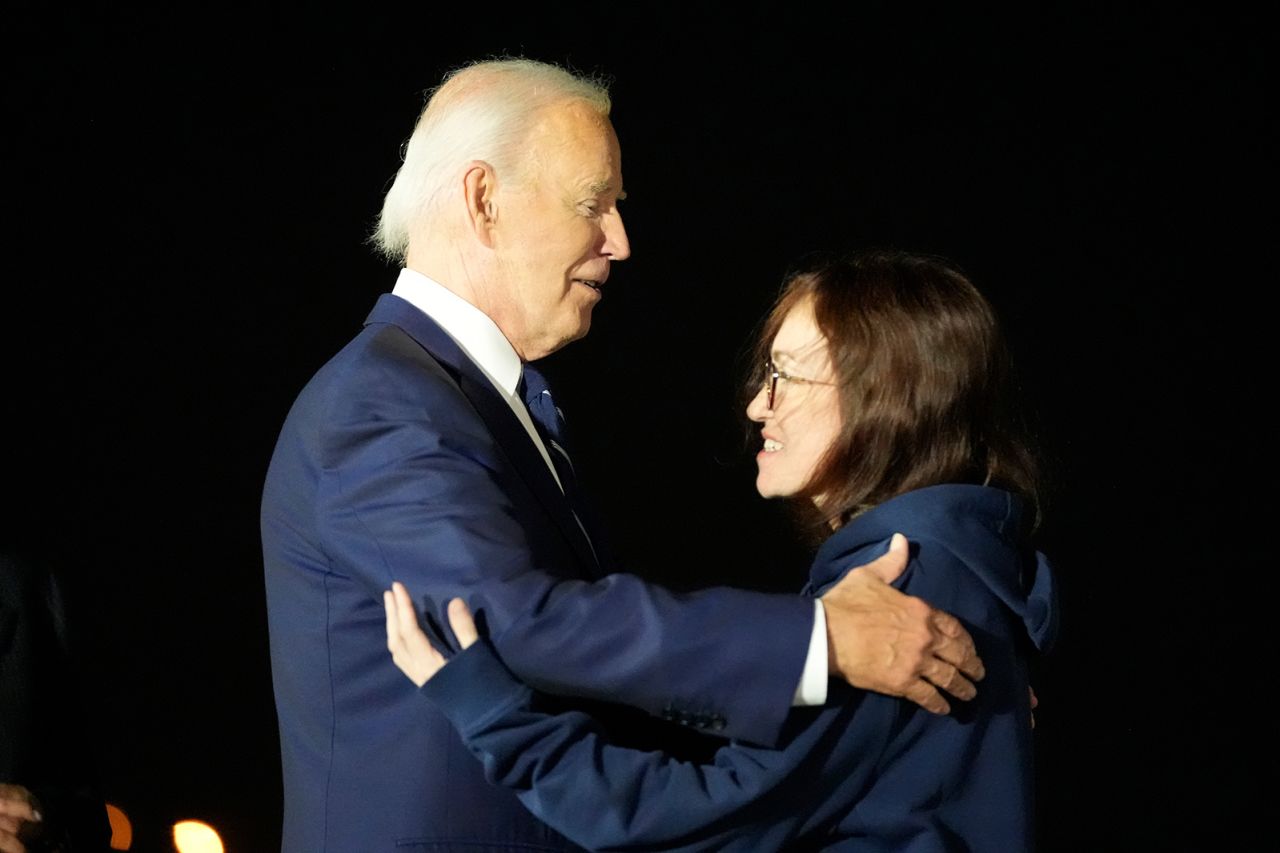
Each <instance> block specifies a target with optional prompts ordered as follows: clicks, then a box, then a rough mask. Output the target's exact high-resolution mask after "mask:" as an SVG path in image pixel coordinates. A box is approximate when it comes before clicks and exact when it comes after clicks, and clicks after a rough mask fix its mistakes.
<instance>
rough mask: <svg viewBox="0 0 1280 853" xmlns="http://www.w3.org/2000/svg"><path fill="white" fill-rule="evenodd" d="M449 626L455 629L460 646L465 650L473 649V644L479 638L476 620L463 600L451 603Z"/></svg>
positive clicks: (454, 633) (457, 599)
mask: <svg viewBox="0 0 1280 853" xmlns="http://www.w3.org/2000/svg"><path fill="white" fill-rule="evenodd" d="M449 626H450V627H451V628H453V635H454V636H455V637H457V638H458V644H459V645H460V646H462V648H464V649H469V648H471V644H472V643H474V642H475V641H476V640H477V639H478V638H479V634H478V633H477V632H476V623H475V620H474V619H472V618H471V608H469V607H467V603H466V602H465V601H463V600H462V599H461V598H455V599H453V600H452V601H450V602H449Z"/></svg>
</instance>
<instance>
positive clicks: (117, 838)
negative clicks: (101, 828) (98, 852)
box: [107, 803, 133, 850]
mask: <svg viewBox="0 0 1280 853" xmlns="http://www.w3.org/2000/svg"><path fill="white" fill-rule="evenodd" d="M107 821H108V822H110V824H111V849H112V850H128V849H129V848H130V847H132V846H133V824H131V823H129V816H128V815H127V814H125V813H124V812H123V811H121V810H120V809H119V808H118V807H117V806H113V805H111V803H107Z"/></svg>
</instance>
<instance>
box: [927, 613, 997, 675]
mask: <svg viewBox="0 0 1280 853" xmlns="http://www.w3.org/2000/svg"><path fill="white" fill-rule="evenodd" d="M931 620H932V622H933V626H934V628H936V629H937V630H938V632H939V633H941V634H942V635H943V636H942V639H940V640H939V641H938V642H937V644H936V645H935V646H934V649H933V654H934V656H935V657H938V658H941V659H942V660H944V661H946V662H947V663H949V664H951V665H952V666H954V667H955V668H956V669H958V670H960V672H962V673H963V674H964V675H965V676H967V677H968V678H969V679H970V680H971V681H981V680H982V679H983V677H984V676H985V675H986V674H987V670H986V668H985V667H983V665H982V658H980V657H978V650H977V649H975V648H974V646H973V638H972V637H970V636H969V632H968V631H966V630H965V629H964V626H963V625H961V624H960V620H959V619H957V618H956V617H954V616H952V615H951V614H950V613H943V612H942V611H941V610H936V611H934V612H933V615H932V617H931Z"/></svg>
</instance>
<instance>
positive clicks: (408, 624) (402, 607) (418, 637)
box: [382, 581, 445, 687]
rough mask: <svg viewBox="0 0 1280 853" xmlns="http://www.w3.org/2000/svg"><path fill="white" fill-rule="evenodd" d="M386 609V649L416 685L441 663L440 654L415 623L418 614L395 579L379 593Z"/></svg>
mask: <svg viewBox="0 0 1280 853" xmlns="http://www.w3.org/2000/svg"><path fill="white" fill-rule="evenodd" d="M382 603H383V607H384V608H385V609H386V611H387V649H388V650H390V652H391V659H392V660H393V661H395V665H396V666H398V667H399V668H400V671H401V672H403V673H404V674H405V675H407V676H409V679H410V680H411V681H412V682H413V683H414V684H416V685H418V686H419V687H421V686H422V685H424V684H426V683H427V681H429V680H430V679H431V676H433V675H435V674H436V673H437V672H439V671H440V668H441V667H443V666H444V665H445V659H444V657H443V656H442V655H441V654H440V653H439V652H437V651H436V650H435V648H434V647H432V645H431V642H430V641H429V640H428V639H427V635H426V634H424V633H423V632H422V628H421V627H420V626H419V625H418V614H417V613H415V612H414V610H413V601H412V600H411V599H410V598H409V591H408V590H406V589H405V588H404V584H402V583H400V582H399V581H396V582H395V583H393V584H392V585H391V591H390V592H384V593H383V594H382Z"/></svg>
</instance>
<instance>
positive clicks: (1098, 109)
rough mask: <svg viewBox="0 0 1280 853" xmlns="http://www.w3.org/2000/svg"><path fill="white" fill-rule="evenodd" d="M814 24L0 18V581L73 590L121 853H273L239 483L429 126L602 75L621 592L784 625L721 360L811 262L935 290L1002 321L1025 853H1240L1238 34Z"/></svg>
mask: <svg viewBox="0 0 1280 853" xmlns="http://www.w3.org/2000/svg"><path fill="white" fill-rule="evenodd" d="M803 6H804V4H800V3H791V4H779V5H774V4H766V3H744V4H738V5H737V6H735V7H734V8H733V9H732V10H731V11H730V10H727V9H716V10H712V9H706V10H700V8H699V7H697V6H696V5H695V4H679V5H677V6H673V7H666V6H649V7H645V8H643V9H642V10H635V11H630V10H628V9H626V8H623V7H621V6H607V5H601V4H591V5H573V4H555V5H551V6H548V7H547V8H538V9H536V10H533V9H525V10H523V11H518V12H514V11H511V10H504V9H498V8H494V7H484V8H481V6H480V4H476V5H475V8H472V9H462V10H459V11H456V12H453V13H450V14H444V13H441V12H440V10H438V9H432V8H428V5H427V4H420V8H419V9H418V11H416V12H413V13H411V14H405V13H402V12H397V11H394V10H391V9H386V8H383V7H381V6H375V5H371V4H363V5H362V6H361V7H360V8H358V9H353V10H349V11H346V12H342V13H333V14H327V15H324V16H321V15H319V14H318V13H315V12H311V11H304V9H303V8H297V9H286V8H284V7H279V6H276V7H270V8H260V9H259V10H258V11H255V12H251V13H250V12H231V11H219V10H215V9H212V8H211V7H204V6H202V7H188V6H186V5H171V6H170V7H169V9H170V10H169V11H167V12H165V11H158V12H155V11H141V10H136V9H135V10H130V9H128V8H126V7H124V6H122V5H119V4H113V5H110V6H108V5H101V6H89V7H74V8H73V7H60V8H56V9H51V8H49V7H48V6H47V4H37V3H14V4H10V6H9V7H8V8H9V10H10V11H8V12H6V17H7V18H8V20H7V21H6V24H5V27H4V36H3V41H4V60H3V61H4V72H5V73H4V76H5V81H4V86H5V113H6V114H7V116H8V120H7V121H6V124H7V125H8V130H7V131H6V132H5V134H4V142H3V145H4V148H3V152H4V170H5V175H6V181H5V184H6V188H8V189H11V190H15V189H16V192H9V193H7V194H6V195H7V199H6V201H7V203H6V204H5V205H4V220H5V221H4V232H5V247H6V248H5V263H4V269H5V273H4V279H5V282H4V285H3V287H4V297H3V299H4V301H3V309H2V312H3V313H2V314H0V323H2V332H3V347H4V351H3V370H4V377H5V380H4V388H5V394H4V400H3V405H4V418H3V421H4V443H3V447H4V461H3V471H4V483H5V485H4V489H3V491H4V494H5V500H6V507H5V508H4V515H3V528H2V532H3V540H2V541H0V547H4V548H6V549H9V550H14V551H18V552H22V553H25V554H27V555H28V556H29V557H31V558H33V559H35V560H36V561H38V562H39V563H41V564H43V565H46V566H47V567H48V568H49V569H51V570H53V571H55V572H56V573H58V575H59V576H60V577H61V579H62V581H63V584H64V586H65V588H66V592H67V595H68V599H69V607H70V614H71V617H72V626H73V628H74V629H75V640H76V642H77V649H78V651H79V653H80V665H81V670H82V676H81V677H82V680H83V694H84V697H85V698H84V702H83V707H82V711H83V714H82V717H83V721H82V723H81V725H82V726H83V728H84V731H85V732H86V733H87V734H88V735H89V736H90V738H91V739H92V741H93V742H94V744H95V754H94V755H93V756H92V759H93V761H94V763H95V764H96V766H97V767H98V768H99V770H100V772H101V774H102V777H103V779H104V785H105V788H106V793H107V796H108V798H109V799H110V800H111V801H112V802H114V803H116V804H118V805H120V806H121V807H122V808H124V809H125V810H126V811H127V812H128V813H129V814H130V816H131V817H132V818H133V820H134V824H135V829H136V831H137V833H138V841H137V843H136V844H135V849H153V847H154V848H155V849H159V848H161V847H162V846H163V843H164V842H163V838H164V833H165V831H166V830H165V828H166V827H167V825H168V824H169V823H171V822H172V821H173V820H175V819H178V818H183V817H195V818H199V819H202V820H206V821H209V822H210V823H212V824H214V825H215V826H217V827H218V828H219V829H220V830H221V832H222V834H223V837H224V840H225V841H226V842H227V844H228V849H230V850H235V851H249V850H253V851H256V850H270V849H274V848H275V847H277V846H278V838H279V836H278V832H279V813H280V801H281V792H280V779H279V768H278V762H279V757H278V745H277V742H276V733H275V716H274V708H273V704H272V698H271V692H270V673H269V668H268V660H267V642H266V621H265V611H264V601H263V589H262V578H261V571H262V570H261V556H260V551H259V541H258V532H257V511H258V500H259V495H260V490H261V483H262V478H263V475H264V472H265V468H266V463H267V459H268V458H269V455H270V452H271V448H272V446H273V443H274V440H275V436H276V433H277V430H278V428H279V425H280V423H281V421H282V420H283V418H284V415H285V413H286V411H287V410H288V407H289V405H290V403H291V402H292V399H293V396H294V395H295V394H296V393H297V391H298V390H299V389H300V388H301V386H302V385H303V383H304V382H305V381H306V380H307V379H308V377H309V376H310V375H311V373H312V372H313V371H314V370H315V369H316V368H317V367H318V366H319V365H320V364H322V363H323V362H324V361H325V360H326V359H327V358H328V357H329V356H330V355H331V354H332V353H333V352H335V351H336V350H337V349H338V348H339V347H340V346H341V345H342V344H343V343H345V341H346V340H348V339H349V338H350V337H351V336H352V335H353V334H354V333H355V332H356V331H357V330H358V329H359V326H360V323H361V321H362V320H363V318H364V316H365V314H366V313H367V311H368V309H369V308H370V307H371V305H372V303H373V301H374V299H375V298H376V296H377V294H378V293H380V292H383V291H386V290H388V289H389V288H390V286H391V284H392V282H393V281H394V277H395V270H394V269H392V268H390V267H388V266H386V265H385V264H383V263H381V262H380V261H378V260H377V259H376V258H375V257H374V255H373V253H372V252H371V251H370V250H369V249H368V247H367V246H366V245H365V244H364V242H363V241H364V238H365V235H366V234H367V233H368V231H369V229H370V227H371V225H372V221H373V218H374V217H375V215H376V213H377V210H378V208H379V205H380V200H381V195H382V193H383V192H384V190H385V188H386V186H387V185H388V181H389V179H390V178H391V176H392V175H393V174H394V172H395V170H396V168H397V166H398V147H399V145H400V143H401V142H402V141H403V140H404V139H405V138H406V137H407V135H408V133H409V131H410V129H411V127H412V124H413V121H414V119H415V117H416V114H417V112H418V110H419V109H420V108H421V106H422V103H423V90H425V89H426V88H428V87H430V86H432V85H434V84H436V83H438V82H439V79H440V77H441V75H442V74H443V73H444V72H445V71H447V70H448V69H450V68H452V67H454V66H456V65H459V64H462V63H464V62H467V61H469V60H473V59H477V58H481V57H484V56H489V55H495V54H504V53H508V54H523V55H527V56H530V57H533V58H537V59H543V60H548V61H553V62H559V63H562V64H563V63H567V64H570V65H572V66H573V67H575V68H577V69H578V70H584V71H598V72H602V73H605V74H607V75H609V76H611V77H612V78H613V86H612V92H613V96H614V104H615V107H614V121H615V126H616V127H617V130H618V133H619V136H620V138H621V140H622V145H623V152H624V161H623V165H624V173H625V176H626V185H627V190H628V193H629V195H630V198H629V199H628V200H627V202H626V203H625V206H624V215H625V217H626V223H627V226H628V231H629V235H630V238H631V242H632V246H633V251H634V256H633V258H632V259H631V260H628V261H627V262H626V263H624V264H621V265H619V266H617V267H616V268H615V270H614V275H613V277H612V278H611V279H610V282H609V284H608V288H607V295H606V298H605V300H604V302H603V304H602V305H601V306H600V307H599V308H598V309H597V310H596V315H595V324H594V327H593V330H592V332H591V335H590V337H589V338H587V339H586V340H585V341H583V342H580V343H577V344H575V345H573V346H572V347H569V348H568V349H566V350H565V351H563V352H562V353H560V354H557V355H556V356H553V357H552V359H551V360H550V361H549V372H550V373H551V375H552V378H553V380H555V381H556V384H557V388H558V390H559V392H560V397H561V399H562V401H563V402H564V407H565V409H566V410H567V412H568V414H569V418H570V423H571V426H572V427H573V429H574V436H575V440H576V447H577V451H576V453H575V460H576V461H577V462H578V466H579V468H580V469H581V470H582V471H583V473H584V478H585V479H586V480H587V481H588V482H589V484H590V485H592V486H593V487H594V492H595V494H596V495H597V496H598V502H599V504H600V506H601V507H602V509H603V514H604V516H605V517H606V518H607V519H608V520H609V522H610V523H611V528H612V532H613V538H614V540H615V544H616V546H617V550H619V551H620V552H621V553H622V555H623V556H624V563H625V565H626V566H627V567H628V568H629V569H631V570H633V571H636V572H638V573H641V574H645V575H647V576H649V577H652V578H654V579H656V580H659V581H662V582H665V583H668V584H671V585H676V586H698V585H703V584H708V583H737V584H739V585H748V586H756V587H762V588H768V589H776V590H791V589H794V588H796V587H797V586H798V583H799V580H798V579H799V578H800V577H802V573H803V570H804V568H805V565H806V553H805V552H804V551H803V550H802V549H801V548H799V547H798V546H797V545H795V544H794V542H793V539H794V536H793V534H792V532H791V531H790V530H789V529H788V528H787V520H786V518H785V516H784V515H783V514H782V513H781V512H780V511H778V509H777V508H776V507H773V506H770V505H767V504H765V503H764V502H762V501H760V500H759V499H758V498H756V497H755V495H754V492H753V490H752V488H751V482H752V476H753V465H752V464H751V461H750V454H749V453H745V452H744V450H743V436H744V430H743V420H742V418H741V416H740V409H739V405H738V397H737V395H736V391H735V382H736V378H737V377H738V375H739V372H738V371H739V368H740V366H741V360H740V356H741V354H742V352H743V349H744V347H745V345H746V344H747V342H748V341H749V339H750V336H751V333H752V330H753V328H754V326H755V324H756V322H757V321H758V320H759V318H760V317H761V315H762V314H763V313H764V311H765V309H766V308H767V306H768V303H769V301H770V299H771V298H772V296H773V294H774V293H775V292H776V289H777V287H778V285H779V283H780V282H781V279H782V276H783V275H784V273H785V272H786V270H787V269H788V267H789V266H790V265H791V264H792V263H794V262H795V261H796V260H797V259H799V258H800V257H801V256H803V255H804V254H805V253H806V252H810V251H813V250H822V249H844V248H851V247H856V246H866V245H894V246H898V247H901V248H908V249H915V250H922V251H929V252H935V253H940V254H943V255H946V256H948V257H950V258H952V259H953V260H955V261H956V262H958V263H959V264H960V265H961V266H962V267H963V268H964V269H965V270H966V271H967V272H968V273H969V274H970V276H971V277H972V278H973V279H974V280H975V282H976V283H977V284H978V285H979V287H980V288H982V289H983V290H984V292H986V293H987V295H988V296H989V297H990V299H991V300H992V302H993V303H994V304H995V305H996V308H997V310H998V311H999V313H1000V314H1001V316H1002V317H1003V319H1004V320H1005V323H1006V326H1007V330H1008V335H1009V338H1010V341H1011V345H1012V348H1013V350H1014V354H1015V359H1016V362H1017V367H1018V369H1019V372H1020V376H1021V378H1022V386H1023V392H1024V395H1025V401H1026V403H1027V405H1028V407H1029V408H1030V409H1031V410H1032V412H1033V413H1034V417H1035V419H1036V422H1037V423H1038V424H1039V425H1040V428H1039V433H1040V438H1041V441H1042V443H1043V445H1044V447H1045V451H1046V457H1047V459H1048V460H1049V464H1050V468H1051V470H1052V472H1053V474H1054V490H1053V493H1052V500H1051V503H1050V505H1049V511H1048V520H1047V523H1046V526H1045V528H1044V530H1043V537H1042V539H1043V541H1042V544H1043V547H1045V548H1046V550H1048V551H1049V552H1050V553H1051V555H1052V556H1053V557H1054V558H1055V561H1056V563H1057V565H1058V569H1059V572H1060V576H1061V579H1062V585H1063V588H1064V599H1065V620H1066V621H1065V626H1064V634H1063V637H1062V641H1061V644H1060V646H1059V649H1058V651H1057V653H1056V654H1055V655H1054V656H1053V657H1052V658H1051V659H1050V660H1049V661H1048V662H1047V663H1046V664H1045V665H1044V666H1043V667H1042V669H1041V671H1040V673H1039V675H1038V677H1037V685H1036V687H1037V692H1038V693H1039V695H1040V698H1041V701H1042V704H1041V709H1040V711H1039V713H1038V715H1037V719H1038V723H1039V726H1038V729H1037V739H1038V748H1039V752H1038V761H1039V766H1038V773H1039V776H1040V798H1041V803H1040V807H1041V814H1040V821H1041V836H1042V849H1045V850H1085V849H1088V850H1105V849H1115V850H1124V849H1129V848H1131V847H1133V846H1136V845H1138V844H1139V843H1141V844H1143V846H1150V847H1153V848H1154V849H1163V850H1183V849H1185V850H1207V849H1243V848H1248V847H1250V846H1251V845H1252V843H1254V842H1257V841H1260V839H1261V835H1260V832H1259V830H1257V829H1256V828H1255V827H1254V826H1253V819H1254V818H1255V817H1256V816H1257V815H1258V814H1259V813H1260V812H1261V809H1260V805H1259V802H1258V801H1259V799H1260V797H1259V793H1260V790H1261V788H1260V787H1259V786H1255V783H1253V782H1252V781H1251V780H1250V778H1249V777H1250V775H1256V774H1258V773H1260V772H1261V771H1262V769H1263V768H1264V761H1263V755H1264V747H1265V749H1270V744H1272V743H1273V738H1272V737H1271V734H1270V732H1271V730H1272V724H1271V718H1272V711H1271V708H1272V706H1271V703H1270V701H1269V700H1268V699H1266V698H1265V692H1266V691H1267V689H1268V688H1269V687H1270V686H1271V685H1270V680H1271V679H1270V676H1271V674H1272V673H1273V672H1274V667H1273V666H1266V665H1264V663H1263V661H1266V660H1268V659H1269V658H1270V656H1269V655H1268V654H1266V649H1267V646H1264V633H1267V634H1268V635H1269V634H1270V632H1269V631H1266V629H1267V628H1269V627H1270V626H1269V625H1268V624H1267V616H1266V615H1265V614H1266V611H1267V610H1268V609H1269V608H1268V602H1267V601H1266V596H1265V589H1266V588H1267V584H1266V578H1267V576H1268V575H1269V570H1270V568H1271V566H1270V565H1269V563H1266V562H1263V561H1262V559H1261V556H1260V550H1261V549H1260V547H1259V544H1258V539H1259V537H1260V530H1259V521H1260V516H1261V512H1259V509H1260V505H1259V502H1260V501H1261V500H1262V495H1263V494H1265V490H1266V489H1267V488H1268V486H1269V483H1268V482H1267V479H1268V478H1267V475H1266V473H1265V469H1266V467H1268V466H1267V461H1268V460H1269V459H1270V457H1271V452H1270V444H1269V443H1268V442H1269V440H1270V439H1271V435H1270V433H1271V430H1270V429H1269V428H1268V427H1269V426H1270V424H1269V419H1270V416H1268V415H1266V414H1265V411H1266V410H1268V409H1269V404H1270V402H1271V401H1270V399H1269V398H1270V397H1271V396H1272V392H1270V391H1267V388H1274V383H1273V382H1271V381H1268V382H1267V383H1266V384H1265V385H1264V384H1263V383H1262V382H1261V381H1259V380H1258V379H1257V375H1258V374H1260V373H1261V371H1260V370H1259V369H1258V367H1259V366H1260V365H1259V362H1260V361H1261V360H1262V358H1263V356H1262V352H1263V349H1264V341H1265V339H1264V338H1263V337H1262V321H1263V319H1264V314H1266V306H1267V305H1269V304H1270V292H1271V290H1272V289H1273V286H1274V278H1275V276H1274V272H1273V269H1272V264H1271V262H1270V261H1271V256H1272V251H1271V248H1272V241H1271V240H1270V230H1271V229H1270V227H1269V226H1271V225H1272V221H1273V217H1272V216H1271V210H1270V208H1271V204H1270V201H1271V192H1270V189H1271V188H1272V187H1273V185H1274V181H1273V180H1272V163H1273V159H1274V155H1273V150H1274V149H1273V148H1272V143H1273V141H1274V133H1273V124H1274V119H1273V115H1274V107H1270V108H1268V107H1266V106H1265V104H1266V103H1270V102H1271V100H1270V93H1269V91H1268V88H1267V87H1265V86H1264V73H1265V72H1266V71H1267V70H1268V67H1267V66H1268V65H1269V64H1270V54H1269V52H1267V48H1268V47H1269V45H1268V44H1267V40H1266V39H1265V38H1264V35H1263V33H1264V31H1265V28H1264V27H1263V26H1262V23H1261V20H1259V19H1255V18H1253V17H1252V16H1250V15H1246V14H1243V13H1233V12H1229V11H1215V12H1213V13H1208V12H1198V13H1192V12H1184V11H1177V10H1176V9H1171V8H1165V7H1164V6H1160V5H1156V4H1151V5H1150V7H1148V8H1145V9H1143V8H1139V7H1135V6H1125V5H1116V4H1096V5H1093V6H1090V7H1082V6H1078V5H1074V4H1073V7H1072V8H1071V9H1066V8H1063V9H1059V10H1057V11H1053V10H1039V11H1034V12H1029V11H1027V10H1025V9H1023V10H1021V11H1005V12H1000V13H997V12H995V11H990V10H988V11H986V12H981V13H975V12H973V11H960V10H957V9H954V8H952V9H941V10H940V9H928V8H923V7H910V8H905V7H900V6H898V5H896V4H858V5H856V6H854V7H852V8H851V9H849V10H847V11H846V12H844V13H841V14H839V15H834V14H818V13H816V12H812V11H807V10H805V9H804V8H803ZM1264 229H1265V230H1264ZM1267 331H1271V330H1270V329H1268V330H1267ZM1267 364H1274V360H1273V359H1271V358H1270V357H1269V356H1268V358H1267Z"/></svg>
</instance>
